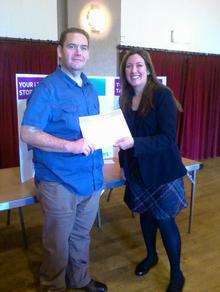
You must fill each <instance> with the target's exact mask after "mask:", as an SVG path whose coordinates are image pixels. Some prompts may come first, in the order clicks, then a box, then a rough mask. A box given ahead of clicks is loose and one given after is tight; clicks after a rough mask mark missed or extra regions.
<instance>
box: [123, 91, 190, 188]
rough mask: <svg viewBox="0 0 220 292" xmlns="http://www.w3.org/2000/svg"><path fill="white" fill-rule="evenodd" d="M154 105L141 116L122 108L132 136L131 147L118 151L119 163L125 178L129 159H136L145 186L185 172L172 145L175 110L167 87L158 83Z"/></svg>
mask: <svg viewBox="0 0 220 292" xmlns="http://www.w3.org/2000/svg"><path fill="white" fill-rule="evenodd" d="M154 94H155V95H154V108H153V109H151V110H150V111H149V112H148V113H147V114H146V115H145V116H139V115H136V119H135V125H134V123H133V116H134V112H132V110H131V109H130V108H127V109H126V111H125V112H124V115H125V119H126V121H127V124H128V127H129V129H130V131H131V134H132V136H133V138H134V147H133V148H131V149H128V150H120V151H119V162H120V166H121V167H123V169H124V172H125V177H126V179H128V178H129V176H130V174H131V172H132V161H136V162H137V163H138V167H139V170H140V174H141V177H142V179H143V182H144V184H145V185H146V186H155V187H158V186H160V185H162V184H164V183H167V182H170V181H172V180H175V179H177V178H180V177H182V176H184V175H185V174H186V169H185V167H184V165H183V163H182V160H181V156H180V153H179V150H178V147H177V145H176V115H177V113H176V112H177V110H176V106H175V104H174V100H173V97H172V95H171V92H170V91H169V89H167V88H164V87H161V88H158V89H157V90H156V91H155V93H154Z"/></svg>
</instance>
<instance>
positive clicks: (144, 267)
mask: <svg viewBox="0 0 220 292" xmlns="http://www.w3.org/2000/svg"><path fill="white" fill-rule="evenodd" d="M157 262H158V256H157V255H156V256H155V257H154V259H153V260H149V259H148V258H145V259H144V260H143V261H141V262H140V263H139V264H138V265H137V266H136V269H135V275H136V276H139V277H140V276H143V275H145V274H147V273H148V272H149V270H150V269H151V268H153V267H154V266H155V265H156V264H157Z"/></svg>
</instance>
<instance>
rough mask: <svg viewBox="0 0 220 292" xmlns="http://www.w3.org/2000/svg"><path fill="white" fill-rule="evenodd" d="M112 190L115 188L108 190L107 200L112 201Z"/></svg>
mask: <svg viewBox="0 0 220 292" xmlns="http://www.w3.org/2000/svg"><path fill="white" fill-rule="evenodd" d="M112 191H113V189H110V190H109V192H108V196H107V202H109V201H110V196H111V193H112Z"/></svg>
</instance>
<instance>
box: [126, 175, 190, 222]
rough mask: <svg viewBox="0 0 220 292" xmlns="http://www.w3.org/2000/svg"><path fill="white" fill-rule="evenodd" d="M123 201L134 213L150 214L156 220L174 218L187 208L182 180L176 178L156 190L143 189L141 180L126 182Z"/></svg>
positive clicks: (150, 188)
mask: <svg viewBox="0 0 220 292" xmlns="http://www.w3.org/2000/svg"><path fill="white" fill-rule="evenodd" d="M124 201H125V203H126V204H127V205H128V207H129V209H130V210H131V211H132V212H134V213H145V212H150V213H151V215H152V216H153V217H154V218H156V219H158V220H164V219H167V218H170V217H175V216H176V215H177V214H178V213H179V212H180V211H181V210H182V209H183V208H186V207H187V205H188V204H187V201H186V199H185V190H184V184H183V178H178V179H176V180H174V181H171V182H169V183H166V184H163V185H161V186H159V187H157V188H155V187H148V188H147V187H145V186H144V184H143V182H142V181H141V179H137V177H135V179H133V180H130V181H127V183H126V189H125V196H124Z"/></svg>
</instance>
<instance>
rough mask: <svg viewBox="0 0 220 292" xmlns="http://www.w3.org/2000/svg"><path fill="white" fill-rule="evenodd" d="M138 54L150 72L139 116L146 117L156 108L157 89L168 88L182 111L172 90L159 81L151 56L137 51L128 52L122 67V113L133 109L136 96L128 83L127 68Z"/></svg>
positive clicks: (139, 50)
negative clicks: (133, 99)
mask: <svg viewBox="0 0 220 292" xmlns="http://www.w3.org/2000/svg"><path fill="white" fill-rule="evenodd" d="M134 54H138V55H140V56H141V57H142V58H143V59H144V62H145V65H146V67H147V70H148V71H149V75H148V76H147V83H146V85H145V87H144V90H143V93H142V97H141V102H140V105H139V107H138V114H140V115H145V114H147V113H148V111H149V110H150V109H152V108H153V107H154V92H155V90H156V89H157V88H161V87H163V88H167V89H168V90H169V91H170V92H171V94H172V96H173V99H174V103H175V105H176V107H177V109H178V110H179V111H182V106H181V104H180V103H179V101H178V100H177V99H176V98H175V97H174V95H173V92H172V90H171V89H170V88H169V87H167V86H164V85H163V84H162V83H161V82H160V81H159V80H158V79H157V76H156V73H155V69H154V66H153V63H152V61H151V57H150V54H149V53H148V52H147V51H146V50H143V49H136V50H131V51H128V52H127V53H126V54H125V55H124V57H123V59H122V62H121V66H120V80H121V96H120V107H121V109H122V111H124V110H125V109H126V108H127V107H128V106H129V107H131V103H132V97H133V96H134V95H135V93H134V89H133V87H132V86H131V85H130V84H129V83H128V81H127V79H126V76H125V68H126V63H127V60H128V58H129V57H130V56H132V55H134Z"/></svg>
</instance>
